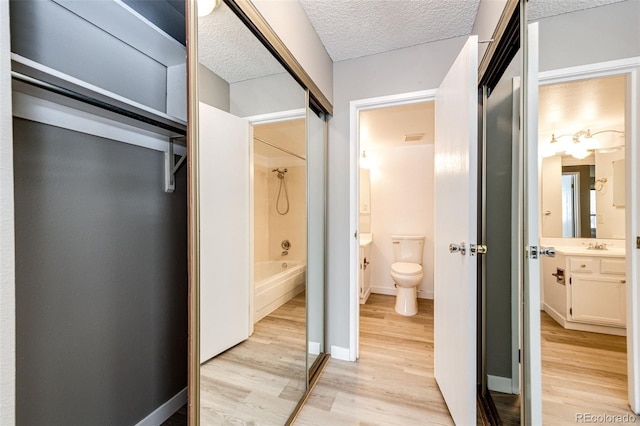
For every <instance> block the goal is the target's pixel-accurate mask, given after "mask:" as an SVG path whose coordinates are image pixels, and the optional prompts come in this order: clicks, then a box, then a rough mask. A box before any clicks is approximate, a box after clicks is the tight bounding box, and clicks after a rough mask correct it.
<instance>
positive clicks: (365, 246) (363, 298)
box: [359, 233, 373, 304]
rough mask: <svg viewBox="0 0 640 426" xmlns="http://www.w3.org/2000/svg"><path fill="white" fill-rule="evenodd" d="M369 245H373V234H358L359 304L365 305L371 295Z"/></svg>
mask: <svg viewBox="0 0 640 426" xmlns="http://www.w3.org/2000/svg"><path fill="white" fill-rule="evenodd" d="M371 243H373V234H368V233H361V234H360V282H359V287H360V304H365V303H367V299H368V298H369V295H371V268H369V263H370V259H371Z"/></svg>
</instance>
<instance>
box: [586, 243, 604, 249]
mask: <svg viewBox="0 0 640 426" xmlns="http://www.w3.org/2000/svg"><path fill="white" fill-rule="evenodd" d="M587 249H588V250H607V243H599V242H597V241H596V242H595V243H589V247H587Z"/></svg>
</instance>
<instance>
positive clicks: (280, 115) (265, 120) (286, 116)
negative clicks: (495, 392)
mask: <svg viewBox="0 0 640 426" xmlns="http://www.w3.org/2000/svg"><path fill="white" fill-rule="evenodd" d="M306 117H307V110H306V108H296V109H291V110H286V111H277V112H270V113H266V114H258V115H250V116H247V117H242V118H244V119H245V120H247V121H248V122H249V141H248V143H249V159H248V161H249V265H250V269H249V284H250V286H251V288H250V289H249V336H251V335H252V334H253V330H254V325H255V319H256V318H255V317H256V309H255V303H256V280H255V265H256V260H255V251H256V249H255V217H256V212H255V152H254V149H255V148H254V142H255V139H254V137H253V127H254V126H259V125H261V124H270V123H279V122H282V121H291V120H299V119H306Z"/></svg>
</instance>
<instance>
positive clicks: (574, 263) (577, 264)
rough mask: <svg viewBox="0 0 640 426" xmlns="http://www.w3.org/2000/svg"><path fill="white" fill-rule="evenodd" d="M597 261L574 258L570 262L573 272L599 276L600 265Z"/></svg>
mask: <svg viewBox="0 0 640 426" xmlns="http://www.w3.org/2000/svg"><path fill="white" fill-rule="evenodd" d="M599 262H600V261H599V260H597V259H588V258H580V257H572V258H571V259H570V260H569V268H570V269H571V272H584V273H592V274H597V273H598V272H599V267H598V266H599V265H598V263H599Z"/></svg>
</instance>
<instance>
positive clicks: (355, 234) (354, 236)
mask: <svg viewBox="0 0 640 426" xmlns="http://www.w3.org/2000/svg"><path fill="white" fill-rule="evenodd" d="M353 238H355V239H356V240H357V239H358V231H356V232H354V233H353Z"/></svg>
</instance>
